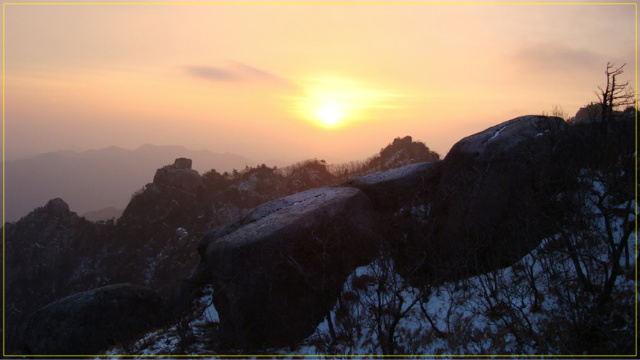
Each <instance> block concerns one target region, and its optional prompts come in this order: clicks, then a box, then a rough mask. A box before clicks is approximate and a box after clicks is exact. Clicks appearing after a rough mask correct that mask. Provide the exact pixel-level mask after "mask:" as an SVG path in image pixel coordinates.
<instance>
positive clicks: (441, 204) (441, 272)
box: [398, 116, 566, 282]
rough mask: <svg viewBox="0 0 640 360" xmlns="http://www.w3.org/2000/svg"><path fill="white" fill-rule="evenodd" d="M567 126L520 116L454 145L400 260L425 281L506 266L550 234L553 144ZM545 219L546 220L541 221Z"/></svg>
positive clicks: (556, 168)
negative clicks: (425, 214) (418, 271)
mask: <svg viewBox="0 0 640 360" xmlns="http://www.w3.org/2000/svg"><path fill="white" fill-rule="evenodd" d="M565 130H566V124H565V122H564V121H563V120H562V119H560V118H556V117H544V116H523V117H519V118H516V119H513V120H510V121H507V122H504V123H502V124H500V125H496V126H493V127H491V128H489V129H487V130H485V131H482V132H480V133H477V134H475V135H471V136H469V137H467V138H464V139H462V140H460V141H459V142H458V143H456V144H455V145H454V146H453V147H452V149H451V151H450V152H449V153H448V154H447V156H446V157H445V159H444V160H443V161H442V163H441V164H440V167H439V174H437V175H436V176H434V177H432V179H431V180H430V181H431V183H432V184H433V186H432V187H431V189H430V191H429V192H428V194H427V196H426V197H425V202H424V204H425V206H426V207H427V210H428V212H429V214H428V217H427V219H426V221H425V222H424V223H423V226H422V231H420V232H419V233H418V234H414V235H413V236H410V237H409V240H408V242H407V244H406V247H405V250H404V254H399V255H398V256H399V260H401V261H400V262H401V263H403V264H404V265H405V266H406V267H407V268H411V269H415V268H416V265H417V264H420V266H419V268H420V269H421V273H422V276H423V280H424V279H428V281H430V282H439V281H443V280H451V279H456V278H460V277H466V276H470V275H474V274H478V273H483V272H486V271H490V270H494V269H497V268H501V267H505V266H508V265H510V264H512V263H513V262H515V261H517V260H518V259H520V258H521V257H522V256H524V255H526V254H527V253H528V252H529V251H531V250H532V249H533V248H534V247H535V246H537V245H538V244H539V242H540V241H541V239H542V238H543V237H544V236H547V235H549V234H551V233H552V232H553V231H554V225H557V222H554V220H553V214H552V209H553V206H552V205H553V204H552V202H553V201H554V198H553V196H554V194H556V193H557V192H558V191H560V190H561V188H560V186H561V181H560V179H562V178H563V174H562V171H563V167H562V166H561V164H559V163H558V162H557V161H556V158H557V154H556V153H555V149H556V147H555V146H554V145H555V144H557V143H558V142H559V139H561V137H562V136H563V135H564V133H565ZM547 220H548V221H547Z"/></svg>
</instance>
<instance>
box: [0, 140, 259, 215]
mask: <svg viewBox="0 0 640 360" xmlns="http://www.w3.org/2000/svg"><path fill="white" fill-rule="evenodd" d="M178 157H188V158H190V159H192V160H194V162H195V164H196V168H197V169H199V170H200V171H206V170H209V169H212V168H215V169H218V170H220V171H231V170H232V169H234V168H235V169H242V168H244V167H245V166H247V165H248V166H254V165H256V163H255V162H254V161H252V160H250V159H247V158H245V157H243V156H240V155H235V154H230V153H224V154H218V153H213V152H210V151H206V150H202V151H193V150H189V149H187V148H185V147H182V146H154V145H143V146H141V147H139V148H137V149H135V150H127V149H123V148H119V147H109V148H104V149H100V150H89V151H85V152H73V151H58V152H51V153H46V154H40V155H35V156H31V157H28V158H25V159H20V160H14V161H7V162H6V164H5V185H6V189H7V192H6V194H5V211H6V214H5V216H6V221H16V220H18V219H20V218H21V217H23V216H25V215H27V213H29V211H31V210H33V209H34V208H36V207H38V206H42V204H44V203H46V202H47V201H48V200H50V199H53V198H56V197H61V198H63V199H64V200H65V202H67V203H68V204H69V205H70V206H71V208H72V209H73V210H74V211H76V212H77V213H79V214H85V213H87V212H95V211H99V210H103V209H105V208H108V207H112V208H115V209H116V213H117V210H118V209H120V210H121V209H124V208H125V206H126V205H127V203H128V201H129V198H130V196H131V194H132V193H133V192H134V191H136V190H137V189H139V188H140V187H141V186H142V185H144V184H145V183H146V182H147V179H148V177H149V174H153V171H155V169H157V168H159V167H161V166H162V165H165V164H166V163H167V162H168V161H169V160H170V159H175V158H178ZM95 215H96V214H91V213H90V214H89V217H90V218H92V219H99V218H102V219H108V218H111V217H112V216H113V215H114V212H113V211H111V212H107V213H105V214H102V215H100V214H98V215H99V216H98V218H96V217H95Z"/></svg>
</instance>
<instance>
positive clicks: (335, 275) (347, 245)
mask: <svg viewBox="0 0 640 360" xmlns="http://www.w3.org/2000/svg"><path fill="white" fill-rule="evenodd" d="M374 228H375V223H374V214H373V210H372V205H371V202H370V200H369V199H368V198H367V196H366V195H365V194H364V193H362V192H361V191H360V190H358V189H355V188H346V187H323V188H317V189H313V190H309V191H305V192H302V193H299V194H295V195H292V196H288V197H285V198H282V199H279V200H275V201H272V202H269V203H267V204H264V205H262V206H259V207H258V208H256V209H254V210H253V211H252V212H250V213H249V214H247V215H246V216H244V217H242V218H240V219H238V220H237V221H235V222H234V223H231V224H229V225H227V226H225V227H222V228H218V229H216V230H214V231H213V232H211V233H210V234H209V235H208V236H206V237H205V238H203V240H202V241H201V244H200V252H201V256H202V258H203V260H202V264H201V266H200V271H199V272H200V274H199V276H200V280H201V281H202V280H203V279H205V280H207V281H211V282H212V284H213V287H214V290H215V297H214V304H215V306H216V309H217V310H218V313H219V314H220V336H221V342H222V345H223V346H226V347H232V348H235V349H245V350H251V349H254V350H255V349H264V348H266V347H272V346H284V345H289V344H292V343H295V342H296V341H299V340H302V339H304V338H306V337H307V336H309V335H310V334H311V333H312V332H313V331H314V329H315V328H316V326H317V325H318V323H320V322H321V321H322V319H323V318H324V317H325V316H326V314H327V313H328V312H329V311H330V310H331V308H332V307H333V306H334V304H335V301H336V299H337V297H338V295H339V293H340V291H341V289H342V285H343V283H344V281H345V279H346V277H347V276H348V274H349V273H351V272H352V271H353V270H354V269H355V268H356V267H357V266H360V265H364V264H367V263H368V262H370V261H371V260H372V259H373V258H375V256H376V255H377V245H378V239H377V238H376V234H375V231H374Z"/></svg>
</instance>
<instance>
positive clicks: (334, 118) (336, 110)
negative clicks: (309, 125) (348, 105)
mask: <svg viewBox="0 0 640 360" xmlns="http://www.w3.org/2000/svg"><path fill="white" fill-rule="evenodd" d="M344 110H345V109H344V107H342V106H340V104H339V103H336V102H326V103H322V104H320V105H319V106H318V109H317V111H316V113H315V115H316V116H317V117H318V120H320V122H321V123H322V124H324V125H325V126H327V127H334V126H337V125H339V124H340V121H341V120H343V119H344V116H345V111H344Z"/></svg>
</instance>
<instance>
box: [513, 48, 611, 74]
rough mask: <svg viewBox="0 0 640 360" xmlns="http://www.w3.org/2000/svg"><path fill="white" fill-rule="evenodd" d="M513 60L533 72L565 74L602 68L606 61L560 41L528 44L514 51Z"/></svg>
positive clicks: (585, 50)
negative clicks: (542, 71)
mask: <svg viewBox="0 0 640 360" xmlns="http://www.w3.org/2000/svg"><path fill="white" fill-rule="evenodd" d="M513 58H514V60H515V61H516V62H517V63H518V64H520V65H521V66H522V67H524V68H526V69H528V70H535V71H541V70H544V71H551V72H560V71H562V72H565V71H573V70H578V69H585V68H593V67H598V66H602V64H603V63H606V59H605V58H604V57H603V56H602V55H600V54H598V53H596V52H594V51H591V50H588V49H578V48H574V47H571V46H570V45H568V44H565V43H563V42H560V41H547V42H537V43H529V44H526V45H524V46H521V47H520V48H518V49H516V51H515V54H514V56H513Z"/></svg>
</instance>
